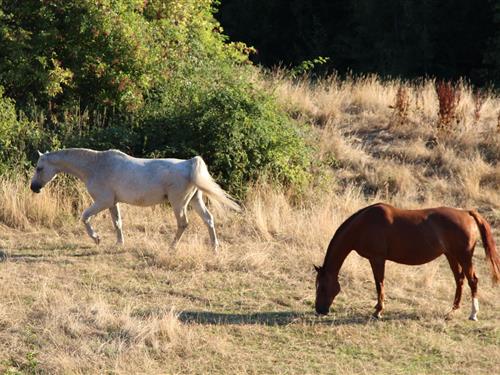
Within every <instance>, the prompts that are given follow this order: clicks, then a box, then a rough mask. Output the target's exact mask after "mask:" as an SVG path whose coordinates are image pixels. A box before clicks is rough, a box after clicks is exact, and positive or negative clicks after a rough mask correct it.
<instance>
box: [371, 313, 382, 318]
mask: <svg viewBox="0 0 500 375" xmlns="http://www.w3.org/2000/svg"><path fill="white" fill-rule="evenodd" d="M372 317H373V318H374V319H377V320H380V319H382V314H380V313H373V314H372Z"/></svg>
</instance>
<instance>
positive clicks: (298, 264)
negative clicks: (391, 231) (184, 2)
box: [0, 75, 500, 374]
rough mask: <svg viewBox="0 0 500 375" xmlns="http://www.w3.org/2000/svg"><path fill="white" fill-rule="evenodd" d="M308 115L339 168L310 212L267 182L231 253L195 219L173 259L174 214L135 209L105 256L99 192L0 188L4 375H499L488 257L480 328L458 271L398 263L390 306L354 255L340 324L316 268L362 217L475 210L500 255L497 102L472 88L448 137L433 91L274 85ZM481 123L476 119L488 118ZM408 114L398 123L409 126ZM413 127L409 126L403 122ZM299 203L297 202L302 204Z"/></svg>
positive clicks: (292, 107)
mask: <svg viewBox="0 0 500 375" xmlns="http://www.w3.org/2000/svg"><path fill="white" fill-rule="evenodd" d="M269 81H271V82H272V85H273V87H274V90H275V92H276V95H277V96H278V98H279V100H280V102H281V103H282V105H283V106H284V107H285V108H286V109H287V110H288V111H289V112H290V113H291V114H292V115H293V116H294V117H296V118H300V119H301V120H305V121H307V122H309V123H311V124H313V125H312V126H313V129H314V130H313V134H312V136H311V138H312V141H311V142H313V144H314V145H315V146H316V151H315V152H316V157H317V158H318V159H320V160H322V161H323V162H325V163H329V164H330V166H331V168H329V169H328V170H327V171H323V172H321V173H318V174H317V176H318V177H317V179H316V181H315V184H314V185H313V186H311V187H310V189H309V190H308V191H306V192H305V193H304V195H303V197H302V198H301V199H300V200H299V201H297V198H296V197H295V196H293V194H292V193H291V192H288V191H280V190H279V189H276V188H271V187H269V186H266V185H265V184H258V185H256V186H255V187H253V188H252V189H251V192H250V194H249V196H248V198H247V199H246V201H245V202H244V206H245V210H244V212H243V213H241V214H229V215H228V216H224V215H222V213H218V214H216V224H217V230H218V233H219V236H220V239H221V242H222V249H221V252H220V254H219V255H218V256H214V254H213V253H212V252H211V250H210V248H209V246H208V234H207V231H206V229H205V227H204V225H203V223H202V222H201V220H199V219H198V218H197V217H196V215H194V213H193V212H190V219H191V224H190V227H189V229H188V231H187V233H186V234H185V237H184V238H183V240H182V242H181V244H180V246H179V248H178V249H177V251H176V252H169V250H168V244H169V243H170V241H171V239H172V238H173V235H174V232H175V220H174V217H173V214H172V212H171V211H170V209H169V208H168V207H166V206H165V207H155V208H153V209H140V208H135V207H130V206H128V207H127V206H124V207H123V217H124V219H123V220H124V232H125V236H126V238H125V241H126V243H125V246H123V247H117V246H115V245H114V240H115V236H114V233H113V230H112V226H111V220H110V218H109V215H107V214H104V215H103V214H101V215H100V216H98V217H97V218H96V219H95V220H94V224H95V227H96V229H97V230H98V231H99V232H100V234H101V239H102V242H101V245H100V246H99V247H97V246H95V245H93V242H92V241H91V240H90V239H89V238H88V237H87V236H86V234H85V230H84V228H83V225H82V224H81V223H79V222H78V215H77V213H78V212H81V210H82V208H83V207H85V206H86V204H88V202H89V198H88V197H87V196H86V194H85V193H84V187H83V186H82V185H81V184H79V185H75V184H72V183H68V182H67V180H63V179H61V180H59V181H56V182H54V183H53V184H52V186H50V187H49V188H48V189H46V190H43V191H42V193H41V194H39V195H33V194H32V193H31V192H30V191H29V189H28V187H27V185H28V183H27V180H26V179H25V178H24V177H18V178H4V179H3V180H2V181H1V183H0V223H1V224H0V249H2V250H3V252H4V254H5V256H4V258H3V262H1V263H0V284H1V285H2V287H1V288H0V372H2V373H5V374H20V373H22V374H24V373H26V374H69V373H71V374H72V373H117V374H135V373H148V374H207V373H218V374H236V373H237V374H271V373H279V374H313V373H314V374H387V373H391V374H438V373H439V374H444V373H450V374H451V373H453V374H466V373H467V374H469V373H474V374H481V373H485V374H486V373H487V374H493V373H496V372H498V363H499V361H500V316H499V311H500V298H499V297H500V288H498V287H496V288H495V287H493V286H492V284H491V282H490V273H489V268H488V265H487V264H486V261H485V259H484V250H483V248H482V245H480V244H479V245H478V246H477V248H476V254H475V257H474V262H475V264H476V268H477V273H478V276H479V280H480V282H479V299H480V312H479V321H478V322H471V321H469V320H467V317H468V314H469V312H470V291H469V289H468V287H467V286H466V287H465V289H464V297H463V301H462V308H461V309H460V310H459V311H458V312H457V313H456V314H455V315H454V317H453V319H452V320H449V321H446V320H445V319H444V316H445V314H446V313H447V312H448V311H449V310H450V308H451V305H452V300H453V295H454V290H455V286H454V280H453V276H452V273H451V271H450V269H449V267H448V264H447V262H446V260H445V259H444V258H439V259H438V260H436V261H434V262H432V263H429V264H427V265H424V266H419V267H408V266H401V265H397V264H394V263H388V264H387V267H386V310H385V315H384V317H383V319H382V320H380V321H378V320H373V319H371V318H370V315H371V313H372V312H373V306H374V305H375V301H376V293H375V287H374V283H373V280H372V276H371V269H370V267H369V264H368V261H367V260H365V259H363V258H361V257H359V256H358V255H356V254H355V253H352V254H351V255H350V256H349V257H348V258H347V261H346V263H345V264H344V267H343V268H342V271H341V274H340V284H341V286H342V292H341V293H340V294H339V296H338V297H337V299H336V300H335V302H334V305H333V311H332V312H331V313H330V315H328V316H326V317H321V318H320V317H316V316H315V315H314V314H313V303H314V293H315V292H314V278H315V273H314V271H313V267H312V265H313V263H315V264H320V263H321V262H322V261H323V257H324V254H325V250H326V246H327V244H328V241H329V240H330V238H331V236H332V235H333V233H334V231H335V229H336V228H337V226H338V225H339V224H340V223H341V222H342V221H343V220H345V219H346V218H347V217H348V216H349V215H350V214H352V213H353V212H355V211H356V210H357V209H359V208H360V207H362V206H364V205H367V204H370V203H373V202H376V201H387V202H391V203H393V204H396V205H399V206H404V207H407V208H414V207H421V206H434V205H452V206H458V207H464V208H476V209H478V210H479V211H480V212H481V213H482V214H483V215H484V216H485V217H486V218H487V219H488V221H489V222H490V223H491V225H492V227H493V229H494V234H495V238H496V240H497V243H500V232H499V230H498V228H499V224H500V190H499V189H498V187H499V186H500V167H499V163H498V162H499V160H500V135H499V133H498V131H497V126H498V113H497V111H498V109H499V108H500V100H499V99H498V98H496V97H494V96H489V97H488V98H487V99H486V100H485V101H484V102H483V103H482V105H481V107H480V111H479V112H478V111H477V105H476V104H474V98H473V95H472V92H471V91H470V90H469V89H467V88H463V90H462V96H461V99H460V102H459V105H458V107H457V110H456V111H457V112H456V113H457V114H456V119H454V120H453V121H454V122H453V125H450V129H448V130H446V131H443V132H438V131H437V130H436V126H435V124H436V123H437V121H438V120H439V119H438V117H437V113H438V101H437V98H436V94H435V91H433V82H432V81H429V82H424V83H423V84H422V85H420V86H418V87H417V86H411V85H408V84H406V86H404V87H406V89H407V92H408V96H409V99H408V103H409V104H408V110H407V111H406V112H405V113H404V114H403V115H401V114H397V113H396V110H395V109H394V103H395V101H396V96H397V91H398V87H400V86H401V83H400V82H386V83H384V82H380V81H379V80H377V79H376V78H373V77H367V78H364V79H359V80H351V81H349V80H348V81H339V80H336V79H331V80H325V81H322V82H319V83H317V84H315V85H314V86H311V85H310V84H309V83H307V82H306V81H303V82H295V83H292V82H290V81H288V80H286V79H285V78H283V77H281V76H280V75H275V76H273V77H272V80H269ZM478 113H479V118H478V115H477V114H478ZM396 115H397V116H396ZM401 116H402V117H403V118H401ZM292 202H293V203H292Z"/></svg>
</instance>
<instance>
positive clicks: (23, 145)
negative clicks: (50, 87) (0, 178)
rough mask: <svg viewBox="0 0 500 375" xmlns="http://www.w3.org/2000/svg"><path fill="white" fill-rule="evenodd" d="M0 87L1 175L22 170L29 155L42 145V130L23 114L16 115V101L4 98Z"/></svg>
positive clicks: (26, 163)
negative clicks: (13, 168)
mask: <svg viewBox="0 0 500 375" xmlns="http://www.w3.org/2000/svg"><path fill="white" fill-rule="evenodd" d="M3 94H4V92H3V88H2V87H1V86H0V174H2V173H4V172H5V171H6V170H7V169H8V168H9V169H10V168H12V167H13V166H15V167H16V168H19V169H22V168H23V167H26V166H27V165H28V164H29V163H28V158H27V155H28V154H29V153H32V152H33V153H34V150H36V148H37V146H38V145H40V143H41V140H42V136H41V132H40V129H39V128H38V127H37V126H36V125H35V124H34V123H33V122H31V121H28V120H27V119H26V117H25V116H23V115H22V114H21V115H20V116H18V115H17V113H16V107H15V103H14V100H12V99H10V98H6V97H4V95H3Z"/></svg>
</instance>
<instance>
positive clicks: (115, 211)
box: [109, 203, 124, 245]
mask: <svg viewBox="0 0 500 375" xmlns="http://www.w3.org/2000/svg"><path fill="white" fill-rule="evenodd" d="M109 212H110V213H111V220H112V221H113V226H114V227H115V230H116V242H117V243H118V244H119V245H123V242H124V241H123V231H122V218H121V215H120V208H119V207H118V203H116V204H115V205H114V206H113V207H110V208H109Z"/></svg>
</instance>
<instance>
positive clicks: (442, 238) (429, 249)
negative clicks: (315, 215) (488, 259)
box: [352, 204, 478, 264]
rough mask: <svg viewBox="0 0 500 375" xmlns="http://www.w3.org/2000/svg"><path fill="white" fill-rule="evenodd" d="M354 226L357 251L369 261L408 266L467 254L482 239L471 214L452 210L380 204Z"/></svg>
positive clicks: (362, 215)
mask: <svg viewBox="0 0 500 375" xmlns="http://www.w3.org/2000/svg"><path fill="white" fill-rule="evenodd" d="M353 223H354V226H355V227H356V228H353V229H354V230H353V231H352V233H353V236H355V237H354V238H356V239H357V240H355V242H357V244H355V245H353V247H354V250H356V251H357V252H358V253H360V254H361V255H362V256H365V257H367V258H370V257H380V258H384V259H387V260H392V261H395V262H398V263H404V264H423V263H427V262H429V261H431V260H433V259H435V258H437V257H438V256H440V255H441V254H443V253H454V252H460V251H462V252H463V251H467V250H468V249H471V248H473V246H474V244H475V242H476V240H477V238H478V231H477V225H476V224H475V222H474V219H473V218H472V217H471V216H470V215H469V213H468V211H464V210H458V209H454V208H450V207H437V208H429V209H423V210H405V209H399V208H396V207H393V206H390V205H387V204H376V205H373V206H370V207H369V208H368V209H367V210H365V211H363V212H362V213H361V215H359V217H358V218H357V220H355V221H354V222H353ZM358 249H359V250H358Z"/></svg>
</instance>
